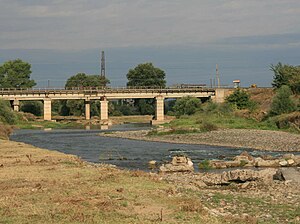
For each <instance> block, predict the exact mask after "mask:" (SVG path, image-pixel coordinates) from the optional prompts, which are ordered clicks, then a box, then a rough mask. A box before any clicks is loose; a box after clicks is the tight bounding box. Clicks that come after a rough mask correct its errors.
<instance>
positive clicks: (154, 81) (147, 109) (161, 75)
mask: <svg viewBox="0 0 300 224" xmlns="http://www.w3.org/2000/svg"><path fill="white" fill-rule="evenodd" d="M165 77H166V74H165V72H164V71H163V70H161V69H160V68H156V67H154V66H153V64H152V63H144V64H139V65H138V66H136V67H135V68H134V69H130V70H129V71H128V73H127V79H128V82H127V86H129V87H149V88H155V87H161V88H164V87H165V86H166V80H165ZM134 105H135V107H136V111H137V112H138V114H142V115H145V114H154V111H155V110H154V100H153V99H136V100H135V102H134Z"/></svg>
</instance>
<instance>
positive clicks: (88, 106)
mask: <svg viewBox="0 0 300 224" xmlns="http://www.w3.org/2000/svg"><path fill="white" fill-rule="evenodd" d="M84 104H85V119H86V120H90V119H91V101H89V100H85V101H84Z"/></svg>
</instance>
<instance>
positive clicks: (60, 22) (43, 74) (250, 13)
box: [0, 0, 300, 87]
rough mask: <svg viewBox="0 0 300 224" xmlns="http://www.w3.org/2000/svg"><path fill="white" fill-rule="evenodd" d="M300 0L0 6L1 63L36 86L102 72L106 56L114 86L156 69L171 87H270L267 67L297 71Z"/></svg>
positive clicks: (65, 0) (2, 1) (91, 0)
mask: <svg viewBox="0 0 300 224" xmlns="http://www.w3.org/2000/svg"><path fill="white" fill-rule="evenodd" d="M298 21H300V1H299V0H284V1H282V0H264V1H261V0H260V1H259V0H214V1H211V0H185V1H183V0H151V1H149V0H148V1H147V0H127V1H121V0H119V1H117V0H102V1H99V0H85V1H84V0H72V1H71V0H52V1H46V0H0V30H1V35H0V63H2V62H4V61H7V60H10V59H15V58H21V59H23V60H26V61H28V62H29V63H31V64H32V71H33V73H32V77H33V78H34V79H35V80H37V82H38V85H39V86H40V87H43V86H45V85H47V80H50V83H51V84H52V85H53V86H61V85H63V84H64V81H65V80H66V79H67V78H68V77H70V76H71V75H74V74H76V73H77V72H86V73H88V74H97V73H99V57H100V50H105V53H106V60H107V74H108V78H109V79H110V80H111V83H112V85H113V86H122V85H123V86H124V85H125V84H126V73H127V71H128V69H130V68H132V67H134V66H136V65H137V64H139V63H143V62H153V63H154V65H156V66H158V67H160V68H162V69H164V70H165V71H166V73H167V83H168V84H169V85H170V84H174V83H207V84H208V83H209V79H210V78H211V77H213V74H214V73H215V68H214V67H215V64H216V63H218V64H219V67H220V73H221V80H222V83H223V84H231V82H232V80H233V79H241V81H242V84H243V85H244V86H248V85H250V84H251V83H257V84H258V85H260V86H268V85H270V83H271V80H272V73H271V72H270V71H269V67H270V64H272V63H273V64H275V63H277V62H279V61H281V62H283V63H288V64H293V65H298V64H299V58H300V53H299V52H300V25H299V22H298Z"/></svg>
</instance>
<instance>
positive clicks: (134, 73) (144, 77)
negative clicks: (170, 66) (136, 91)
mask: <svg viewBox="0 0 300 224" xmlns="http://www.w3.org/2000/svg"><path fill="white" fill-rule="evenodd" d="M165 77H166V74H165V72H164V71H163V70H161V69H160V68H156V67H154V66H153V64H152V63H145V64H139V65H138V66H136V67H135V68H133V69H130V70H129V71H128V73H127V79H128V82H127V86H129V87H141V86H144V87H145V86H147V87H162V88H163V87H165V86H166V80H165Z"/></svg>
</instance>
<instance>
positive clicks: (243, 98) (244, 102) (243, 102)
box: [225, 89, 256, 110]
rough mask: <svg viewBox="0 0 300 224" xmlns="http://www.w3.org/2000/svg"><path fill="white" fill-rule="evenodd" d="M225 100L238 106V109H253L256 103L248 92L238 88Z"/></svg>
mask: <svg viewBox="0 0 300 224" xmlns="http://www.w3.org/2000/svg"><path fill="white" fill-rule="evenodd" d="M225 101H226V102H227V103H229V104H232V105H234V106H236V107H237V109H239V110H241V109H251V110H253V109H254V108H255V106H256V103H255V102H253V101H251V100H250V96H249V94H248V93H246V92H245V91H243V90H241V89H236V90H235V91H234V92H233V93H232V94H231V95H229V96H228V97H227V98H226V99H225Z"/></svg>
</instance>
